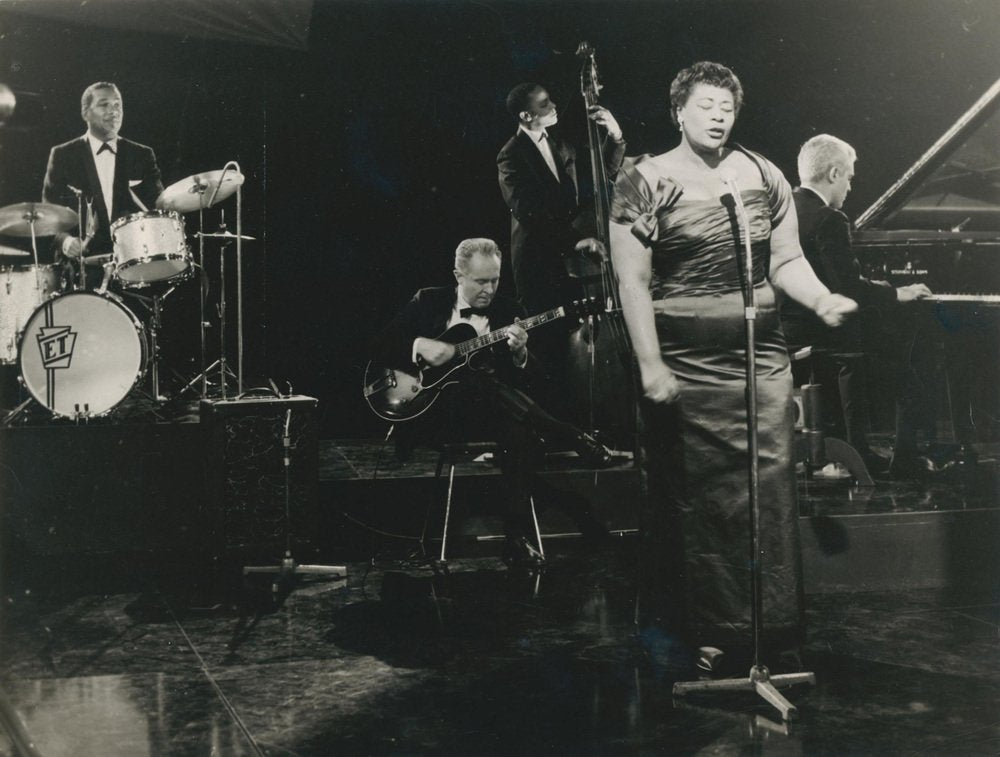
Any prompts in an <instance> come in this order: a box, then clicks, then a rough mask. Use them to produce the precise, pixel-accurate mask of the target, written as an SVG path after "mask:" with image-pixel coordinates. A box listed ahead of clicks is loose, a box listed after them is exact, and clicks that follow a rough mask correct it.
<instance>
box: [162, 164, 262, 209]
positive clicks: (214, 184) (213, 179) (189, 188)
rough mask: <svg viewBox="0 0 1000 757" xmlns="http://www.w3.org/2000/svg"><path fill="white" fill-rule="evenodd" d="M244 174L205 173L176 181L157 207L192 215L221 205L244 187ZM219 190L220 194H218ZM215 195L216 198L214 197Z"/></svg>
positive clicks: (167, 189)
mask: <svg viewBox="0 0 1000 757" xmlns="http://www.w3.org/2000/svg"><path fill="white" fill-rule="evenodd" d="M223 174H225V175H223ZM243 181H244V177H243V174H241V173H240V172H239V171H205V172H203V173H196V174H193V175H191V176H188V177H187V178H186V179H181V180H180V181H175V182H174V183H173V184H171V185H170V186H169V187H167V188H166V189H164V190H163V194H161V195H160V199H159V200H158V201H157V205H158V206H159V207H161V208H163V209H164V210H176V211H177V212H178V213H190V212H192V211H195V210H198V209H199V208H207V207H210V205H209V202H211V203H212V205H215V204H216V203H220V202H222V201H223V200H225V199H226V198H228V197H229V196H230V195H232V194H233V192H235V191H236V188H237V187H239V186H242V184H243ZM216 188H218V192H216ZM213 195H214V197H213Z"/></svg>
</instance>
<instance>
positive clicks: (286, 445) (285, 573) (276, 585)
mask: <svg viewBox="0 0 1000 757" xmlns="http://www.w3.org/2000/svg"><path fill="white" fill-rule="evenodd" d="M291 427H292V409H291V408H289V409H288V410H286V411H285V425H284V431H283V432H282V435H281V448H282V450H283V461H284V462H283V465H284V469H285V556H284V557H283V558H282V560H281V562H280V563H279V564H278V565H246V566H244V567H243V575H244V576H248V575H250V574H251V573H274V574H275V579H274V582H273V584H272V586H271V589H272V591H273V592H274V593H275V594H278V593H279V591H280V589H281V588H282V586H288V584H289V582H290V581H291V580H292V579H293V578H294V577H295V576H297V575H322V576H330V577H331V578H334V579H337V580H344V579H346V578H347V567H346V566H344V565H299V564H298V563H296V562H295V558H294V557H292V509H291V491H292V482H291V473H290V471H291V466H292V456H291V450H292V449H294V447H293V446H292V435H291Z"/></svg>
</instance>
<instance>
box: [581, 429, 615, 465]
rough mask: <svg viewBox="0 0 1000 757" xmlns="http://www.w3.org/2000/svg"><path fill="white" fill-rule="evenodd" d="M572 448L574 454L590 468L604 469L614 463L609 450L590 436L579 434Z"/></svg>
mask: <svg viewBox="0 0 1000 757" xmlns="http://www.w3.org/2000/svg"><path fill="white" fill-rule="evenodd" d="M574 446H575V448H576V454H578V455H579V456H580V459H581V460H583V461H584V462H585V463H586V464H587V465H589V466H590V467H591V468H606V467H608V466H609V465H611V464H612V463H613V462H614V456H613V455H612V454H611V450H609V449H608V448H607V447H605V446H604V445H603V444H601V443H600V442H599V441H597V439H595V438H594V437H592V436H591V435H590V434H585V433H583V432H581V433H580V435H579V436H578V437H577V438H576V443H575V445H574Z"/></svg>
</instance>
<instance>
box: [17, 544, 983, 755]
mask: <svg viewBox="0 0 1000 757" xmlns="http://www.w3.org/2000/svg"><path fill="white" fill-rule="evenodd" d="M564 546H566V547H567V548H566V549H564V550H563V551H561V552H560V554H557V555H555V556H554V557H553V558H552V565H551V566H550V568H549V570H548V571H547V572H546V573H545V574H544V575H543V576H541V577H540V579H537V580H536V579H534V578H532V577H530V576H527V575H523V574H519V573H511V572H508V571H507V570H506V569H505V568H504V567H503V566H502V565H501V564H500V563H499V561H497V560H495V559H492V558H477V559H463V560H458V561H454V562H453V563H452V564H451V571H450V575H447V576H438V577H437V578H436V579H433V581H432V578H431V576H432V574H431V572H430V571H429V570H428V569H426V568H422V567H417V566H406V565H402V564H389V563H386V564H383V565H379V566H378V567H376V568H372V567H371V566H370V564H351V565H349V566H348V578H347V580H346V582H344V581H336V582H331V581H321V580H315V579H313V580H312V582H308V583H301V584H300V585H299V587H298V588H296V589H295V590H294V591H292V592H291V593H290V594H289V595H288V596H287V597H286V598H284V601H283V602H278V603H272V601H271V596H270V585H269V584H268V583H267V581H266V580H263V581H262V582H261V583H259V584H254V588H255V591H247V592H245V593H243V594H242V595H238V594H235V593H234V594H231V595H229V596H228V598H225V599H224V598H222V597H221V596H220V597H217V598H216V599H215V600H209V599H208V598H207V597H206V596H205V595H204V594H203V593H198V592H196V593H192V592H191V588H190V587H191V584H190V583H187V584H185V582H183V581H174V582H173V583H165V582H162V581H161V582H158V583H155V584H153V583H150V584H149V585H145V586H139V587H137V586H132V587H125V589H126V590H116V589H115V588H114V587H106V590H105V591H94V590H93V589H94V587H87V586H83V585H80V586H73V585H70V584H64V585H62V586H60V587H48V588H47V590H46V591H39V592H35V593H33V594H30V595H23V594H22V595H18V596H14V597H10V598H9V601H8V603H7V605H6V614H5V617H4V619H3V634H2V639H0V645H2V660H3V663H2V678H0V681H2V687H3V690H4V692H5V693H6V697H7V699H8V700H9V702H10V703H11V704H12V706H13V708H15V709H16V711H17V712H18V713H19V715H20V717H21V718H22V720H23V722H24V725H25V727H26V730H27V732H28V733H29V734H30V735H31V737H32V738H33V739H34V743H35V745H36V747H37V748H38V750H39V751H40V752H41V753H42V754H44V755H49V756H50V757H51V756H57V755H72V756H73V757H81V756H86V755H95V756H97V755H99V756H100V757H113V756H115V755H129V756H132V755H140V754H149V755H207V754H219V755H249V754H267V755H303V756H305V755H313V756H316V757H319V756H326V755H333V754H461V755H479V754H566V755H579V754H607V753H616V754H617V753H628V754H652V753H657V754H659V753H664V754H667V753H670V754H674V753H677V754H695V753H697V754H745V753H775V754H810V755H811V754H831V755H833V754H836V755H840V754H858V755H861V754H878V753H881V754H886V753H891V754H907V753H914V754H916V753H919V754H956V755H958V754H961V755H995V754H997V753H998V752H1000V721H998V718H997V711H996V692H997V690H998V688H997V687H998V685H1000V654H998V651H1000V650H998V636H1000V603H998V602H997V600H996V598H991V597H990V596H989V595H986V594H965V595H960V594H956V593H942V592H937V591H927V590H924V591H893V592H880V593H852V594H827V595H822V596H812V597H810V598H809V601H808V625H809V635H808V644H807V646H806V648H805V651H804V655H803V661H804V663H805V665H806V668H807V669H808V670H812V671H813V672H815V673H816V677H817V685H816V686H815V687H809V686H802V687H797V688H793V689H786V690H785V693H786V694H787V695H788V697H789V698H790V699H791V700H792V701H793V702H794V703H795V704H796V705H797V706H798V707H799V710H800V713H799V714H800V718H799V720H798V721H796V722H793V723H792V724H791V725H785V724H782V723H781V722H780V720H779V719H778V718H777V717H776V712H775V711H774V710H772V709H771V708H769V707H768V706H767V705H764V704H763V703H762V702H760V701H759V700H757V699H756V698H755V697H753V696H751V695H749V694H728V695H724V696H719V697H715V698H705V697H704V696H701V697H699V698H690V699H688V700H678V699H674V698H673V697H672V696H671V684H672V681H673V679H674V677H675V675H676V673H675V670H674V666H675V664H676V662H677V659H678V655H682V654H683V650H679V649H678V648H677V647H676V646H675V645H672V644H671V640H670V639H668V638H665V637H663V636H658V635H656V634H655V633H653V632H651V631H649V630H646V631H645V632H644V633H643V634H642V635H641V636H639V637H638V639H637V638H636V637H635V636H634V635H633V627H632V614H633V596H634V572H635V555H636V550H635V543H634V540H632V539H629V538H625V539H620V540H615V541H614V542H613V543H612V544H611V545H610V546H609V547H608V548H606V549H605V550H604V551H602V552H600V553H598V554H592V553H587V552H584V551H583V550H582V549H581V548H580V545H572V544H570V545H564ZM120 582H121V580H120V581H119V583H120ZM125 583H133V584H136V583H138V584H142V583H143V579H141V578H138V577H137V575H135V574H133V576H132V580H131V581H130V582H129V581H126V582H125ZM432 585H433V591H432V590H431V588H432ZM238 597H242V600H241V601H240V602H237V601H236V600H237V598H238ZM279 599H280V597H279ZM240 606H242V612H241V611H240V609H239V607H240ZM765 662H770V663H771V665H772V668H776V669H777V670H780V669H781V665H780V664H779V663H778V662H777V661H767V660H765ZM772 672H774V671H772ZM0 752H2V753H5V754H9V753H11V746H10V744H9V743H3V737H2V736H0Z"/></svg>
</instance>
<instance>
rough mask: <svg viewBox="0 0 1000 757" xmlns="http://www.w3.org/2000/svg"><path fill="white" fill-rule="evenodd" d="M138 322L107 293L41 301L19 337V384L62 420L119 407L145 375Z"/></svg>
mask: <svg viewBox="0 0 1000 757" xmlns="http://www.w3.org/2000/svg"><path fill="white" fill-rule="evenodd" d="M146 354H147V350H146V335H145V330H144V329H143V327H142V324H141V323H140V322H139V320H138V319H137V318H136V317H135V315H134V314H133V313H132V311H131V310H129V309H128V308H127V307H125V305H123V304H122V302H121V301H120V300H119V299H118V298H117V297H115V296H113V295H109V294H104V295H100V294H95V293H92V292H69V293H67V294H61V295H57V296H55V297H53V298H52V299H50V300H49V301H48V302H45V303H43V304H42V305H41V306H40V307H39V308H38V309H37V310H36V311H35V312H34V313H33V314H32V316H31V318H29V319H28V322H27V324H26V325H25V327H24V333H23V335H22V336H21V344H20V364H21V378H22V380H23V381H24V386H25V388H26V389H27V390H28V392H30V393H31V396H32V397H34V398H35V399H36V400H37V401H38V403H39V404H41V405H44V406H45V407H46V408H48V409H49V410H50V411H51V412H52V414H53V415H55V416H58V417H64V418H94V417H98V416H101V415H105V414H106V413H109V412H110V411H111V410H113V409H114V408H115V407H117V406H118V404H119V403H121V401H122V400H123V399H125V397H126V396H127V395H128V393H129V392H130V391H132V388H133V387H134V386H135V385H136V384H137V383H138V382H139V381H140V380H141V379H142V377H143V376H144V375H145V373H146Z"/></svg>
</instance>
